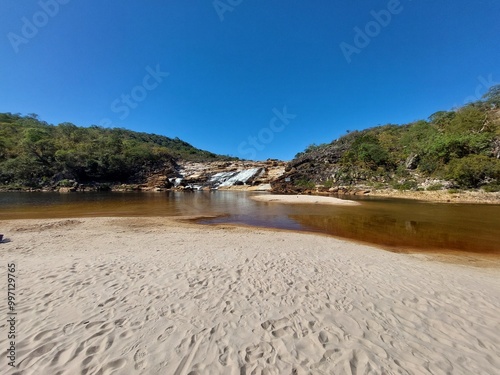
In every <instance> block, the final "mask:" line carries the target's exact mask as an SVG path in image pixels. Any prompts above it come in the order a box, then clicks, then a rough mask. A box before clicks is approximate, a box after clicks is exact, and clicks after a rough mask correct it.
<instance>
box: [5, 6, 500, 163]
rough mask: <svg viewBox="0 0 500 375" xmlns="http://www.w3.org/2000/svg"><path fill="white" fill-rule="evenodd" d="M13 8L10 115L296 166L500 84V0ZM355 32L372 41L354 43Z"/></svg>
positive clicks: (8, 39)
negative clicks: (301, 156) (369, 131)
mask: <svg viewBox="0 0 500 375" xmlns="http://www.w3.org/2000/svg"><path fill="white" fill-rule="evenodd" d="M43 4H45V5H43ZM214 4H215V5H214ZM231 4H232V5H231ZM388 9H389V10H388ZM0 11H1V13H0V112H13V113H17V112H19V113H22V114H27V113H37V114H39V116H40V118H41V119H42V120H45V121H47V122H49V123H52V124H58V123H60V122H66V121H67V122H72V123H74V124H76V125H82V126H89V125H91V124H98V125H99V124H104V125H108V126H113V127H124V128H128V129H132V130H137V131H145V132H151V133H156V134H162V135H166V136H169V137H179V138H181V139H183V140H185V141H187V142H189V143H191V144H193V145H194V146H196V147H199V148H203V149H207V150H210V151H213V152H217V153H224V154H230V155H234V156H238V157H242V158H250V157H254V158H256V159H266V158H269V157H271V158H280V159H285V160H288V159H291V158H292V157H293V156H294V155H295V154H296V153H297V152H299V151H302V150H303V149H304V148H305V147H307V146H308V145H309V144H311V143H323V142H330V141H332V140H333V139H335V138H337V137H339V136H340V135H342V134H345V132H346V130H354V129H363V128H366V127H370V126H374V125H378V124H386V123H406V122H411V121H414V120H418V119H422V118H427V117H428V115H430V114H432V113H433V112H435V111H437V110H441V109H450V108H452V107H453V106H456V105H461V104H463V102H464V101H466V100H468V99H471V97H475V96H477V95H478V94H479V95H481V94H483V93H484V92H485V90H486V87H485V86H486V85H488V84H492V83H498V82H500V48H499V40H500V22H499V21H498V20H499V17H500V1H498V0H482V1H481V0H475V1H470V0H440V1H436V0H400V1H399V5H398V0H391V1H386V0H383V1H379V0H370V1H366V0H349V1H345V0H343V1H339V0H317V1H305V0H304V1H296V0H275V1H269V0H242V1H240V0H218V1H217V2H213V1H212V0H204V1H201V0H189V1H185V0H172V1H165V0H148V1H131V0H120V1H118V0H106V1H102V0H101V1H97V0H86V1H76V0H41V2H38V1H29V2H28V1H23V2H20V1H8V0H0ZM373 11H375V12H376V13H378V14H380V16H377V17H375V16H374V12H373ZM380 12H382V13H380ZM387 12H392V13H387ZM388 14H390V20H389V19H388V18H389V17H388V16H387V15H388ZM376 18H378V20H376ZM381 24H383V25H381ZM356 27H358V28H359V29H358V30H362V31H363V32H364V33H365V32H368V33H370V34H371V36H368V37H367V38H364V40H363V37H359V36H358V38H357V39H358V40H357V44H356V43H355V40H354V39H355V36H356V35H357V34H358V32H357V31H355V28H356ZM367 28H368V29H367ZM368 38H369V39H368ZM342 43H344V44H342ZM347 44H349V45H350V46H351V47H352V48H353V49H354V48H355V50H353V49H351V50H350V51H351V53H345V52H343V49H342V48H341V46H344V50H345V48H346V45H347ZM349 48H350V47H349ZM353 51H355V52H353ZM346 55H348V56H347V57H348V58H347V59H346ZM348 60H350V63H349V62H348ZM148 67H149V68H148ZM155 71H156V73H155ZM152 72H153V73H152ZM166 73H168V76H167V75H166ZM148 75H149V77H148ZM155 77H156V78H155ZM127 97H128V99H127ZM134 98H135V99H134ZM285 106H286V112H287V114H286V115H285V117H284V122H283V120H280V118H279V117H280V116H281V117H282V118H283V116H284V115H283V114H281V115H280V116H277V115H276V113H277V112H278V113H279V112H283V109H284V107H285ZM293 115H295V117H294V116H293ZM273 119H274V120H273ZM249 137H254V141H253V142H254V143H253V145H252V144H251V142H252V141H251V139H249ZM255 142H257V143H255Z"/></svg>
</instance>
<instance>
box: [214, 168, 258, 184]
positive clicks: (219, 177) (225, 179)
mask: <svg viewBox="0 0 500 375" xmlns="http://www.w3.org/2000/svg"><path fill="white" fill-rule="evenodd" d="M261 172H262V168H251V169H245V170H243V171H240V172H220V173H216V174H214V175H213V176H212V177H211V178H210V181H209V182H210V183H211V184H212V185H214V186H218V187H227V186H232V185H234V184H236V183H237V182H241V183H244V184H246V183H247V181H248V180H250V179H251V178H254V177H257V176H258V175H259V174H260V173H261Z"/></svg>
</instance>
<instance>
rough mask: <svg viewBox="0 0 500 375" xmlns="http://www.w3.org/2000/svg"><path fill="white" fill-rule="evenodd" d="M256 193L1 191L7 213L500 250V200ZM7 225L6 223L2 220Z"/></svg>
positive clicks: (0, 215) (0, 206)
mask: <svg viewBox="0 0 500 375" xmlns="http://www.w3.org/2000/svg"><path fill="white" fill-rule="evenodd" d="M251 194H252V193H245V192H224V191H200V192H190V193H182V192H162V193H73V194H58V193H2V194H0V220H1V219H22V218H63V217H93V216H137V217H140V216H180V215H207V216H217V217H215V218H213V219H204V220H200V223H203V224H213V223H236V224H245V225H254V226H263V227H271V228H281V229H293V230H305V231H315V232H321V233H327V234H331V235H335V236H338V237H344V238H349V239H354V240H358V241H364V242H368V243H375V244H378V245H383V246H385V247H389V248H391V247H392V248H397V249H399V250H405V249H420V250H443V249H446V250H462V251H469V252H478V253H479V252H481V253H495V254H500V215H499V213H500V206H498V205H470V204H469V205H467V204H432V203H422V202H417V201H409V200H395V199H392V200H391V199H362V200H361V202H362V204H361V205H359V206H319V205H285V204H278V203H272V202H257V201H254V200H252V199H250V198H249V196H250V195H251ZM0 225H1V222H0Z"/></svg>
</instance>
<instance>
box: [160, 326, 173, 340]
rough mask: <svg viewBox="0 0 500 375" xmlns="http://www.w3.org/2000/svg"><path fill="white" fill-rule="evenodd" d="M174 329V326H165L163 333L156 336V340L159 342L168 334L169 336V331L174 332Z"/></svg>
mask: <svg viewBox="0 0 500 375" xmlns="http://www.w3.org/2000/svg"><path fill="white" fill-rule="evenodd" d="M174 330H175V327H174V326H170V327H167V328H165V331H163V333H162V334H161V335H160V336H158V339H157V340H158V341H159V342H163V341H165V340H166V339H167V338H168V336H170V335H171V333H172V332H174Z"/></svg>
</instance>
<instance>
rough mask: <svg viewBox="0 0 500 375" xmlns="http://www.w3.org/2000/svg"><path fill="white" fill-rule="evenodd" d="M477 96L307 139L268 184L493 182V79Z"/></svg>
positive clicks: (488, 186) (498, 127)
mask: <svg viewBox="0 0 500 375" xmlns="http://www.w3.org/2000/svg"><path fill="white" fill-rule="evenodd" d="M483 99H484V100H481V101H478V102H475V103H471V104H468V105H466V106H464V107H462V108H460V109H458V110H454V111H441V112H437V113H434V114H433V115H431V116H430V117H429V119H428V120H421V121H417V122H414V123H411V124H406V125H385V126H378V127H374V128H370V129H366V130H363V131H354V132H350V133H348V134H347V135H345V136H343V137H341V138H339V139H337V140H335V141H333V142H331V143H329V144H323V145H312V146H309V148H307V149H306V150H305V151H304V152H301V153H299V154H297V155H296V157H295V158H294V159H293V160H292V161H291V162H290V163H289V164H288V166H287V173H286V174H285V175H284V176H282V178H280V179H279V181H277V182H276V183H275V184H274V186H273V187H274V190H275V191H281V192H292V191H300V190H307V189H312V188H314V186H315V185H317V184H321V185H323V186H324V187H330V188H331V187H335V186H354V185H364V186H374V187H377V188H384V187H392V188H397V189H402V190H406V189H418V188H419V189H422V188H423V186H424V187H425V188H427V189H428V190H433V189H434V190H438V189H441V188H443V187H454V188H465V189H468V188H479V187H483V188H484V189H485V190H487V191H497V190H499V189H500V186H499V183H500V86H494V87H492V88H490V90H489V91H488V93H487V94H486V95H485V97H484V98H483Z"/></svg>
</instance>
